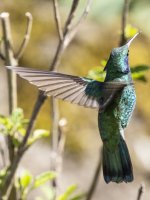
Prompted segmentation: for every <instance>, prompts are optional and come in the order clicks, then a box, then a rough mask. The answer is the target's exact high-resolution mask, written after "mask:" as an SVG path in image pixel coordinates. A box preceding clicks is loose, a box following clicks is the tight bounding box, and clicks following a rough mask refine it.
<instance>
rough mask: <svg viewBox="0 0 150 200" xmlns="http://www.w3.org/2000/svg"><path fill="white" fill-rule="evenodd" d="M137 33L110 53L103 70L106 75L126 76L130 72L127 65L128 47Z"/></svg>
mask: <svg viewBox="0 0 150 200" xmlns="http://www.w3.org/2000/svg"><path fill="white" fill-rule="evenodd" d="M138 34H139V33H137V34H135V35H134V36H133V37H132V38H131V39H130V40H129V41H128V42H127V44H125V45H123V46H121V47H118V48H114V49H113V50H112V51H111V54H110V57H109V60H108V62H107V64H106V67H105V69H104V70H106V71H107V72H108V73H111V72H112V73H118V74H120V76H121V75H124V74H128V73H129V72H130V68H129V64H128V55H129V46H130V44H131V43H132V41H133V40H134V39H135V38H136V37H137V35H138Z"/></svg>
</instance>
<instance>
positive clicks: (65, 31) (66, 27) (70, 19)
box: [64, 0, 79, 36]
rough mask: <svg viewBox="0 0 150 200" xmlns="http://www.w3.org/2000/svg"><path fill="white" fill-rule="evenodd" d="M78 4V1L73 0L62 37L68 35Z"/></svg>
mask: <svg viewBox="0 0 150 200" xmlns="http://www.w3.org/2000/svg"><path fill="white" fill-rule="evenodd" d="M78 4H79V0H74V1H73V3H72V6H71V10H70V12H69V15H68V18H67V21H66V24H65V27H64V36H65V35H66V34H67V33H68V31H69V30H70V28H71V25H72V20H73V18H74V16H75V12H76V9H77V7H78Z"/></svg>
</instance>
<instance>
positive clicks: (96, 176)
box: [86, 149, 102, 200]
mask: <svg viewBox="0 0 150 200" xmlns="http://www.w3.org/2000/svg"><path fill="white" fill-rule="evenodd" d="M101 166H102V149H100V155H99V159H98V164H97V167H96V170H95V174H94V176H93V180H92V183H91V186H90V188H89V191H88V192H87V196H86V200H91V199H92V197H93V194H94V192H95V189H96V186H97V183H98V180H99V178H100V172H101Z"/></svg>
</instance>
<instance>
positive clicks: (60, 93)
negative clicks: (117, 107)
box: [7, 66, 126, 110]
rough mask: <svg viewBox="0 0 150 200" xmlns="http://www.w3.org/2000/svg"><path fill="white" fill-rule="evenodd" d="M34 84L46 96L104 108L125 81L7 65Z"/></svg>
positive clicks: (124, 84)
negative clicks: (100, 79)
mask: <svg viewBox="0 0 150 200" xmlns="http://www.w3.org/2000/svg"><path fill="white" fill-rule="evenodd" d="M7 68H8V69H11V70H13V71H15V72H16V73H17V74H18V75H19V76H21V77H22V78H24V79H26V80H28V81H29V82H30V83H32V84H33V85H36V86H37V87H38V88H39V89H40V90H42V91H44V92H45V95H47V96H54V97H56V98H60V99H63V100H66V101H69V102H71V103H75V104H78V105H80V106H85V107H90V108H99V109H100V110H104V109H105V107H106V106H107V105H108V104H109V103H110V102H111V100H112V99H113V98H114V96H115V94H116V93H117V92H118V91H119V90H121V89H122V88H123V87H124V86H126V83H120V82H115V83H114V82H98V81H95V80H91V79H87V78H82V77H78V76H72V75H66V74H62V73H57V72H50V71H41V70H33V69H28V68H23V67H12V66H7Z"/></svg>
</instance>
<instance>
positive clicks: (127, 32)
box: [125, 24, 138, 38]
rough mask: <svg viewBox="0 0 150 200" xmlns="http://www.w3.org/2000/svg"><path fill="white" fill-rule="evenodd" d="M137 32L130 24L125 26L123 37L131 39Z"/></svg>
mask: <svg viewBox="0 0 150 200" xmlns="http://www.w3.org/2000/svg"><path fill="white" fill-rule="evenodd" d="M137 32H138V29H137V28H136V27H134V26H132V25H131V24H127V26H126V28H125V36H126V38H131V37H133V36H134V35H135V34H136V33H137Z"/></svg>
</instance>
